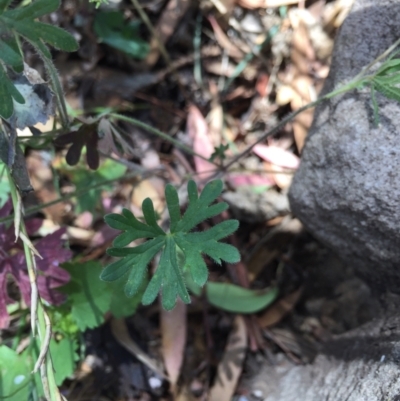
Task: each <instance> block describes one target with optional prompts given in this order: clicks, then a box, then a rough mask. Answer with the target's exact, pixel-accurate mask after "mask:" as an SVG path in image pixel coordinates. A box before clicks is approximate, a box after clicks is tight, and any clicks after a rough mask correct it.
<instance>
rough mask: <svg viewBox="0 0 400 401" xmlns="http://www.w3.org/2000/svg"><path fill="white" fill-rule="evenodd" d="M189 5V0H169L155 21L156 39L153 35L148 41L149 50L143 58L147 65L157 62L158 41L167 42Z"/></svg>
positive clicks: (158, 54) (158, 53) (158, 52)
mask: <svg viewBox="0 0 400 401" xmlns="http://www.w3.org/2000/svg"><path fill="white" fill-rule="evenodd" d="M189 6H190V1H189V0H169V2H168V4H167V6H166V7H165V9H164V11H163V13H162V14H161V17H160V19H159V20H158V22H157V25H156V26H155V31H156V34H157V38H158V39H157V38H155V37H153V38H152V39H151V41H150V52H149V54H148V55H147V57H146V60H145V62H146V64H147V65H148V66H150V67H151V66H153V65H154V64H155V63H157V60H158V58H159V56H160V46H159V42H158V41H159V40H160V41H161V43H162V44H165V43H167V41H168V39H169V38H170V37H171V35H172V34H173V33H174V31H175V28H176V27H177V25H178V23H179V21H180V20H181V19H182V17H183V16H184V15H185V13H186V11H187V10H188V8H189Z"/></svg>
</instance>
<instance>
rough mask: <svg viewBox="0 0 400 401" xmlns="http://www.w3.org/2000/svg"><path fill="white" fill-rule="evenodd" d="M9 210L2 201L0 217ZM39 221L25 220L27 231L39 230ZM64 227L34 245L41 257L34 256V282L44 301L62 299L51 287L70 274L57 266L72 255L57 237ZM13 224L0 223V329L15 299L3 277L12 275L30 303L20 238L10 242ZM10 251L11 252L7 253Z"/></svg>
mask: <svg viewBox="0 0 400 401" xmlns="http://www.w3.org/2000/svg"><path fill="white" fill-rule="evenodd" d="M10 212H11V203H10V202H8V203H6V204H5V205H4V206H3V208H1V209H0V217H2V216H5V215H8V214H9V213H10ZM41 224H42V222H41V220H39V219H32V220H28V221H27V222H26V227H27V231H28V234H32V233H34V232H35V231H37V230H38V229H39V227H40V226H41ZM64 233H65V229H64V228H61V229H59V230H57V231H55V232H54V233H52V234H50V235H47V236H46V237H43V238H41V239H40V240H39V241H37V242H36V244H35V246H36V249H37V250H38V252H39V253H40V254H41V256H42V257H43V259H39V258H37V259H36V262H37V270H38V272H37V275H38V277H37V285H38V290H39V294H40V296H41V297H42V298H43V299H45V300H46V301H47V302H49V303H51V304H53V305H58V304H60V303H62V302H63V301H64V300H65V296H64V295H63V294H61V293H59V292H57V291H56V290H55V289H56V288H58V287H60V286H62V285H64V284H66V283H68V282H69V279H70V276H69V273H68V272H67V271H65V270H64V269H62V268H61V267H60V266H59V265H60V264H61V263H63V262H66V261H67V260H70V259H71V257H72V252H71V251H70V250H68V249H66V248H65V247H64V246H63V245H64V241H62V239H61V236H62V235H63V234H64ZM14 239H15V237H14V227H13V225H11V226H10V227H6V226H5V225H4V224H0V329H4V328H7V327H8V326H9V324H10V317H9V315H8V313H7V305H8V304H10V303H12V302H15V301H14V300H13V299H11V298H10V297H9V295H8V292H7V281H8V280H7V276H8V275H11V276H13V278H14V280H15V283H16V284H17V286H18V287H19V290H20V292H21V296H22V298H23V300H24V301H25V303H26V304H27V305H29V304H30V297H31V286H30V283H29V276H28V271H27V267H26V259H25V254H24V252H23V247H22V244H21V242H20V241H18V242H17V243H15V242H14ZM11 251H12V252H11Z"/></svg>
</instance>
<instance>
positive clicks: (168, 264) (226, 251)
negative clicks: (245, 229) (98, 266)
mask: <svg viewBox="0 0 400 401" xmlns="http://www.w3.org/2000/svg"><path fill="white" fill-rule="evenodd" d="M222 185H223V184H222V181H221V180H214V181H211V182H209V183H208V184H207V185H206V186H205V187H204V189H203V191H202V193H201V195H200V196H199V195H198V190H197V186H196V183H195V182H194V181H189V183H188V187H187V190H188V199H189V205H188V207H187V209H186V212H185V213H184V215H183V216H181V212H180V207H179V198H178V193H177V191H176V189H175V188H174V187H173V186H172V185H170V184H168V185H167V186H166V188H165V198H166V203H167V207H168V212H169V215H170V230H169V232H168V233H167V232H165V231H164V230H163V229H162V228H161V227H160V226H159V225H158V224H157V216H156V213H155V211H154V206H153V202H152V201H151V199H149V198H147V199H145V200H144V201H143V204H142V210H143V216H144V220H145V223H142V222H140V221H139V220H138V219H136V217H135V216H134V215H133V214H132V213H131V212H130V211H129V210H127V209H124V210H123V212H122V215H120V214H115V213H113V214H109V215H106V216H105V221H106V223H107V224H108V225H109V226H110V227H112V228H115V229H117V230H121V231H123V233H121V234H120V235H119V236H118V237H117V238H115V240H114V242H113V247H112V248H109V249H108V250H107V253H108V254H109V255H110V256H115V257H120V258H121V259H120V260H118V261H116V262H114V263H111V264H110V265H109V266H107V267H106V268H105V269H104V270H103V272H102V274H101V279H103V280H105V281H115V280H118V279H119V278H121V277H122V276H124V275H126V274H128V272H129V275H128V277H127V282H126V284H125V294H126V295H127V296H133V295H135V294H136V293H137V292H138V291H139V289H140V287H141V285H142V282H143V281H144V279H145V277H146V274H147V266H148V264H149V263H150V261H151V260H152V259H153V258H154V257H155V256H156V254H157V253H159V252H161V256H160V262H159V265H158V267H157V269H156V271H155V273H154V275H153V277H152V279H151V280H150V282H149V284H148V286H147V288H146V291H145V292H144V294H143V298H142V303H143V304H145V305H148V304H150V303H152V302H153V301H154V299H155V298H156V297H157V294H158V293H159V292H160V291H161V293H162V304H163V307H164V308H165V309H167V310H170V309H172V308H173V307H174V306H175V303H176V299H177V297H178V296H179V297H180V298H181V299H182V301H183V302H185V303H189V302H190V297H189V293H188V291H187V288H186V285H185V282H184V278H183V272H184V271H186V270H187V271H189V272H190V274H191V276H192V278H193V281H194V282H195V283H196V284H198V285H200V286H203V285H204V284H205V283H206V281H207V278H208V270H207V266H206V263H205V262H204V260H203V257H202V254H205V255H208V256H209V257H211V258H212V259H213V260H214V261H215V262H217V263H221V261H226V262H229V263H235V262H238V261H239V260H240V255H239V252H238V250H237V249H236V248H235V247H233V246H232V245H229V244H225V243H221V242H219V241H220V240H221V239H223V238H225V237H227V236H228V235H230V234H232V233H233V232H234V231H235V230H236V229H237V228H238V225H239V223H238V221H237V220H226V221H223V222H221V223H219V224H217V225H215V226H214V227H212V228H210V229H209V230H206V231H203V232H192V230H193V229H194V228H195V227H196V226H197V225H198V224H199V223H201V222H202V221H204V220H206V219H209V218H210V217H213V216H216V215H218V214H220V213H221V212H223V211H224V210H226V209H227V208H228V205H227V204H226V203H225V202H220V203H214V201H215V200H216V199H217V198H218V196H219V195H220V194H221V192H222ZM139 238H145V239H148V241H146V242H144V243H143V244H141V245H138V246H135V247H133V248H126V246H127V245H128V244H130V243H131V242H132V241H135V240H137V239H139ZM182 254H183V258H182V257H181V256H180V255H182Z"/></svg>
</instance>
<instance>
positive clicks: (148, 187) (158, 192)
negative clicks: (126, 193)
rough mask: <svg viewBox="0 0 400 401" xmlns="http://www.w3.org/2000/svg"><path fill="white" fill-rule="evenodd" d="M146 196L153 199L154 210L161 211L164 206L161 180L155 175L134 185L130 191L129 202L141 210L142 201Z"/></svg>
mask: <svg viewBox="0 0 400 401" xmlns="http://www.w3.org/2000/svg"><path fill="white" fill-rule="evenodd" d="M160 181H161V182H160ZM160 184H161V185H160ZM146 198H150V199H151V200H152V201H153V204H154V210H155V211H156V212H157V213H162V211H163V210H164V206H165V202H164V195H163V181H162V180H160V179H159V178H157V177H152V178H148V179H146V180H142V181H140V182H139V183H138V184H137V185H135V187H134V188H133V191H132V196H131V203H132V205H133V206H135V208H136V210H137V209H139V210H141V208H142V202H143V201H144V200H145V199H146Z"/></svg>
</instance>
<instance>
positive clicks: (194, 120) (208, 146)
mask: <svg viewBox="0 0 400 401" xmlns="http://www.w3.org/2000/svg"><path fill="white" fill-rule="evenodd" d="M187 132H188V134H189V136H190V138H191V139H192V141H193V150H194V152H196V153H197V154H199V155H201V156H203V157H205V158H206V159H209V158H210V157H211V155H212V154H213V152H214V146H213V144H212V143H211V140H210V138H209V135H208V126H207V122H206V120H205V118H204V117H203V115H202V114H201V112H200V110H199V109H198V108H197V107H196V106H194V105H190V106H189V113H188V118H187ZM194 164H195V168H196V171H197V173H200V174H199V176H200V178H201V179H207V178H208V177H210V176H211V175H212V174H213V171H214V170H215V166H214V165H213V164H212V163H210V162H208V161H206V160H203V159H201V158H200V157H198V156H194Z"/></svg>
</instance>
